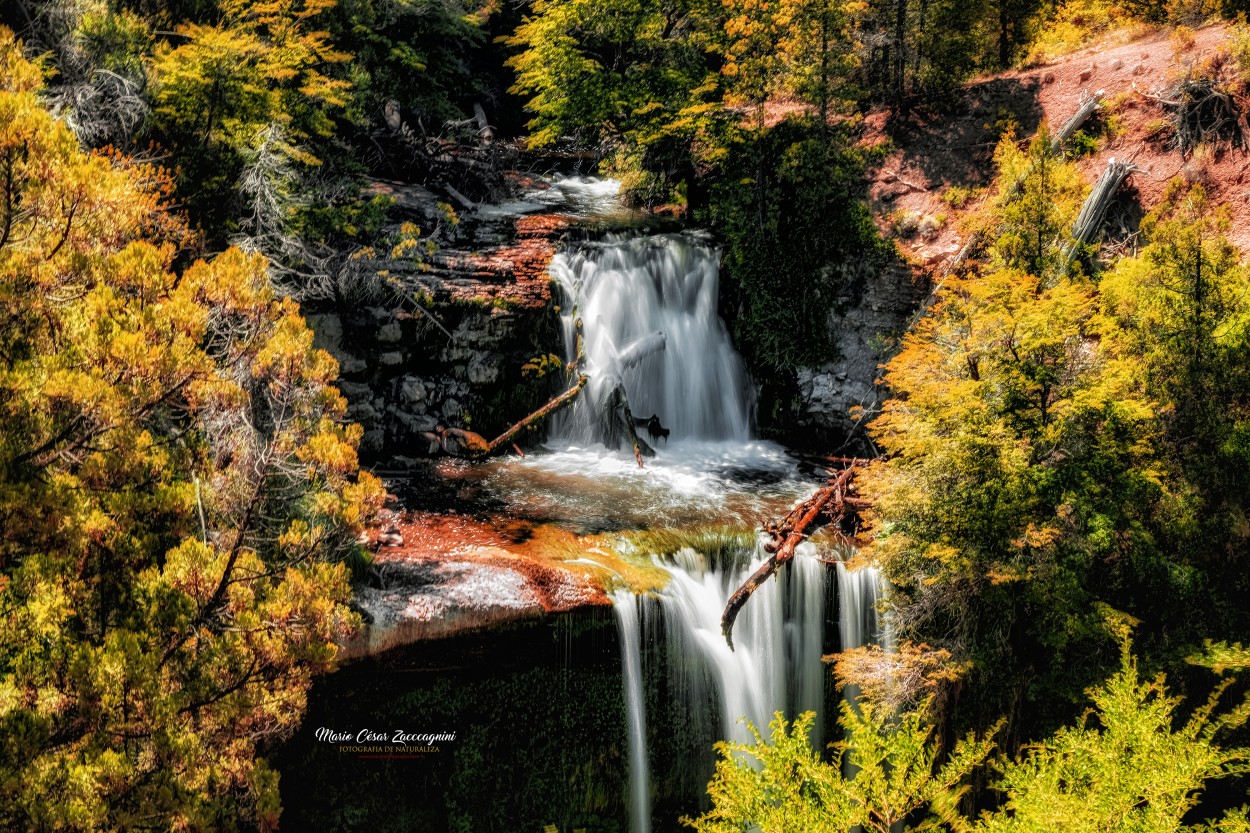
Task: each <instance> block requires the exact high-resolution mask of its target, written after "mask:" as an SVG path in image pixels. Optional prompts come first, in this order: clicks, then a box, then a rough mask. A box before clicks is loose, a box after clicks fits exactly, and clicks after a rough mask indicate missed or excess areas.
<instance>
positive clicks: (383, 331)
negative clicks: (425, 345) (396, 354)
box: [376, 321, 404, 344]
mask: <svg viewBox="0 0 1250 833" xmlns="http://www.w3.org/2000/svg"><path fill="white" fill-rule="evenodd" d="M403 337H404V331H403V328H401V327H400V326H399V322H398V321H392V322H390V323H389V324H383V325H382V326H381V327H379V328H378V333H377V336H376V338H377V340H378V341H379V342H381V343H382V344H395V343H397V342H398V341H400V339H402V338H403Z"/></svg>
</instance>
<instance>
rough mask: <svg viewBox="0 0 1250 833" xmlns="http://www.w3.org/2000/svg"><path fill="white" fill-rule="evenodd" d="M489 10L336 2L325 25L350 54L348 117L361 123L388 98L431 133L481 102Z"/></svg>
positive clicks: (406, 1)
mask: <svg viewBox="0 0 1250 833" xmlns="http://www.w3.org/2000/svg"><path fill="white" fill-rule="evenodd" d="M475 9H480V10H475ZM489 12H490V7H489V4H481V3H469V4H466V5H461V4H459V3H452V2H441V1H440V2H428V1H425V2H415V0H398V1H395V0H340V2H339V3H338V4H337V5H336V6H335V7H334V9H333V10H332V11H331V12H330V14H329V16H328V23H327V26H328V28H329V30H330V32H331V33H332V35H333V36H334V43H335V44H336V46H337V47H338V48H339V49H342V50H343V51H345V52H348V53H350V54H351V55H352V56H353V62H352V66H351V71H352V84H353V90H354V95H353V101H352V104H351V108H352V112H351V114H352V117H353V119H354V120H356V121H359V122H363V123H366V124H367V121H368V119H369V118H370V117H371V116H372V117H374V118H376V116H377V114H379V113H380V112H381V111H382V108H383V106H384V105H385V103H386V102H387V101H391V100H393V101H396V102H398V103H400V104H401V105H402V106H403V107H404V108H405V109H406V110H407V111H408V112H409V113H411V114H412V116H413V117H414V118H415V120H416V122H417V123H422V124H425V125H426V126H427V127H429V128H435V127H437V126H438V125H440V124H441V123H442V122H443V121H446V120H448V119H455V118H460V117H461V113H462V112H463V110H464V109H465V107H467V106H469V105H470V104H471V103H472V102H473V101H478V100H483V99H486V97H487V95H488V94H489V91H487V90H484V89H483V88H482V85H481V81H480V78H479V77H478V75H477V73H476V71H477V70H478V67H479V66H480V64H481V63H482V59H483V56H482V55H481V53H480V49H481V46H482V44H483V43H484V41H485V30H484V24H485V21H486V17H487V16H488V14H489ZM492 115H493V114H492Z"/></svg>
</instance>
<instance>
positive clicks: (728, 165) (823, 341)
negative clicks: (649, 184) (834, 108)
mask: <svg viewBox="0 0 1250 833" xmlns="http://www.w3.org/2000/svg"><path fill="white" fill-rule="evenodd" d="M727 153H728V157H727V159H726V161H725V163H724V165H723V166H722V167H721V168H720V169H719V171H720V172H721V173H720V174H719V176H718V177H717V178H716V180H714V181H713V182H712V183H711V184H710V186H709V196H710V199H709V203H710V204H709V207H708V208H707V209H706V211H703V212H699V214H698V215H697V217H698V218H699V219H701V220H703V221H704V222H706V223H707V224H708V225H709V226H711V227H712V228H713V229H715V230H716V232H717V234H718V236H720V237H721V238H722V239H723V240H724V241H725V253H724V259H723V264H724V269H725V275H726V278H727V281H726V284H727V285H726V286H725V288H724V292H723V301H722V305H723V308H725V309H726V311H727V313H728V318H729V321H730V326H731V327H732V328H733V330H734V336H735V342H736V343H737V344H738V345H739V348H740V349H742V350H743V352H744V353H745V354H746V355H747V357H748V359H749V360H751V361H752V363H753V364H755V366H757V367H759V368H762V369H763V368H767V369H769V370H778V369H790V368H794V367H797V366H802V365H819V364H820V363H822V362H824V361H828V360H830V359H832V358H833V357H834V355H835V354H834V350H835V348H834V346H833V343H832V339H831V335H830V326H829V323H830V318H831V315H832V313H833V311H834V309H835V306H836V304H837V302H838V300H839V298H842V297H846V296H848V295H849V294H850V292H851V290H852V289H853V286H854V283H853V282H854V280H855V272H854V269H853V267H852V266H851V265H850V264H851V263H852V262H854V261H860V262H861V263H862V264H863V266H862V268H872V265H873V262H874V260H875V261H877V262H878V263H879V262H881V261H883V260H884V258H885V256H886V249H885V247H884V245H883V244H881V243H880V242H879V238H878V236H877V232H876V229H875V227H874V226H873V225H872V221H871V218H870V216H869V214H868V210H867V208H866V207H865V206H864V205H863V204H862V203H861V202H860V201H859V195H858V182H857V180H858V172H859V170H861V166H862V165H863V164H864V155H863V153H862V152H861V151H859V150H852V149H849V148H847V147H845V145H844V144H843V143H842V141H838V140H834V141H826V140H825V138H824V130H822V128H821V126H820V125H818V124H816V123H814V122H813V121H812V120H810V119H787V120H785V121H783V122H782V123H781V124H779V125H777V126H776V127H774V128H772V129H770V130H768V131H765V132H764V133H762V134H757V133H754V132H752V133H741V134H738V135H737V136H736V137H735V138H734V140H733V141H732V142H731V143H730V144H729V145H728V151H727ZM796 334H801V335H800V336H799V337H796Z"/></svg>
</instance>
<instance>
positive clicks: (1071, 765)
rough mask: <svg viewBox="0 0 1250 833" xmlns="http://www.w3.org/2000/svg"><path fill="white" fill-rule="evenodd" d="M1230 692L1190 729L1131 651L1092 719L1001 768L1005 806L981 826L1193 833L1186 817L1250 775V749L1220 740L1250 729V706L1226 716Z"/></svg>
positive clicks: (989, 830) (1097, 693) (1096, 696)
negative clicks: (1221, 788)
mask: <svg viewBox="0 0 1250 833" xmlns="http://www.w3.org/2000/svg"><path fill="white" fill-rule="evenodd" d="M1222 692H1223V687H1221V688H1219V689H1217V691H1216V693H1215V694H1214V695H1212V697H1211V698H1210V700H1209V701H1208V702H1207V703H1206V704H1205V705H1204V706H1202V707H1200V708H1199V709H1197V710H1196V711H1195V712H1194V713H1193V715H1192V716H1190V717H1189V719H1188V720H1185V721H1184V722H1181V721H1180V716H1179V715H1178V714H1177V711H1178V710H1177V706H1178V703H1179V701H1178V700H1177V699H1175V698H1172V697H1169V696H1168V693H1167V690H1166V688H1165V687H1164V684H1163V680H1162V678H1160V679H1156V680H1150V681H1143V680H1141V679H1140V677H1139V676H1138V673H1137V665H1136V663H1135V662H1134V661H1133V660H1132V658H1131V657H1130V656H1129V655H1128V652H1127V649H1126V650H1125V653H1124V659H1123V661H1122V664H1121V668H1120V670H1119V672H1118V673H1116V674H1115V675H1113V676H1112V677H1111V679H1110V680H1108V681H1107V682H1105V683H1103V684H1102V685H1101V686H1099V687H1098V688H1097V689H1095V690H1094V691H1092V692H1091V697H1092V700H1093V704H1094V709H1093V714H1092V715H1090V716H1088V717H1087V718H1085V719H1084V720H1083V721H1082V722H1081V723H1080V724H1078V725H1076V726H1072V727H1065V728H1063V729H1061V730H1059V731H1058V732H1057V733H1055V735H1054V736H1053V737H1051V738H1049V739H1047V740H1046V741H1044V742H1043V743H1040V744H1038V745H1036V746H1034V747H1031V748H1030V749H1028V750H1027V751H1026V752H1025V754H1024V755H1023V756H1022V757H1021V758H1020V759H1019V760H1016V761H1012V762H1009V763H1004V764H1001V765H1000V768H999V772H1000V776H999V780H998V783H997V784H996V785H995V789H997V790H999V791H1000V792H1002V793H1003V794H1004V797H1005V799H1006V800H1005V803H1004V806H1003V808H1002V809H1001V810H1000V811H998V812H996V813H993V814H989V815H987V816H985V817H984V818H982V819H981V821H980V823H978V824H977V825H976V828H975V829H977V830H978V831H984V833H1006V831H1022V832H1023V831H1035V832H1036V833H1041V831H1050V830H1054V829H1056V828H1057V827H1058V828H1061V829H1063V830H1072V831H1089V833H1093V831H1113V830H1114V831H1130V830H1132V831H1159V833H1164V831H1179V830H1188V829H1192V828H1190V827H1189V826H1188V825H1186V824H1184V823H1183V820H1184V819H1185V817H1186V815H1187V814H1188V813H1189V812H1190V811H1191V810H1193V809H1194V807H1196V806H1197V805H1198V800H1199V797H1200V795H1201V790H1202V789H1203V788H1204V787H1205V786H1206V784H1207V782H1209V781H1212V780H1215V779H1218V778H1223V777H1226V776H1228V775H1231V774H1237V773H1245V772H1247V771H1250V750H1247V749H1244V748H1240V747H1233V748H1225V747H1222V746H1221V745H1220V744H1219V741H1218V737H1219V736H1220V735H1221V733H1227V732H1228V731H1229V730H1231V729H1235V728H1237V727H1239V726H1241V725H1243V724H1244V723H1245V722H1246V718H1247V717H1248V716H1250V703H1247V702H1243V703H1242V704H1240V705H1238V706H1236V707H1235V708H1233V709H1232V710H1231V711H1229V712H1226V713H1224V714H1221V715H1218V716H1216V715H1215V713H1214V712H1215V708H1216V706H1217V705H1218V700H1219V696H1220V694H1221V693H1222ZM1178 724H1179V726H1178ZM1242 823H1244V821H1243V822H1242Z"/></svg>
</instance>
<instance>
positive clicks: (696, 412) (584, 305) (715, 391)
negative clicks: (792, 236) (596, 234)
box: [549, 233, 754, 446]
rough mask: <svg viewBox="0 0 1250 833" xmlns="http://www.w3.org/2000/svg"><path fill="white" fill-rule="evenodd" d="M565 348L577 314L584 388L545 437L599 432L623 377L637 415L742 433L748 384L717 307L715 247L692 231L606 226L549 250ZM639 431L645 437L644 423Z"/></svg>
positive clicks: (675, 429) (706, 434) (570, 438)
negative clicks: (600, 234)
mask: <svg viewBox="0 0 1250 833" xmlns="http://www.w3.org/2000/svg"><path fill="white" fill-rule="evenodd" d="M549 271H550V273H551V275H552V277H553V278H555V280H556V282H557V283H558V284H559V286H560V287H561V291H562V294H563V310H564V315H563V319H564V334H565V347H566V353H567V357H568V359H569V360H570V361H572V360H574V359H575V358H576V349H577V348H576V329H575V321H576V319H577V318H580V319H581V320H582V327H583V343H584V347H585V354H586V365H585V370H586V372H587V373H588V374H589V376H590V384H589V386H588V389H587V391H586V392H585V393H584V394H583V395H582V396H581V397H579V399H578V402H577V403H575V404H574V405H573V406H572V407H571V408H569V409H568V410H567V411H565V412H564V413H561V414H559V415H558V416H557V417H556V418H555V419H553V422H552V437H553V438H554V439H558V440H562V441H564V442H566V443H569V444H572V445H579V446H587V445H591V444H594V443H603V442H605V439H606V437H605V429H604V419H603V414H604V412H605V408H610V407H611V403H610V397H611V396H612V394H613V391H614V390H616V388H617V387H618V386H623V388H624V390H625V394H626V396H627V398H628V400H629V407H630V410H631V411H632V413H633V415H634V416H635V417H636V418H638V419H646V418H649V417H651V416H652V415H654V416H656V417H658V419H659V423H660V425H661V426H663V428H665V429H667V430H669V431H670V432H671V439H673V440H679V439H702V440H746V439H748V438H749V436H750V431H751V414H752V413H753V409H754V407H753V406H754V403H753V400H754V387H753V385H752V383H751V381H750V378H749V376H748V375H747V372H746V368H745V366H744V365H743V363H742V359H741V358H740V357H739V356H738V354H737V353H736V352H734V349H733V345H732V343H731V342H730V340H729V333H728V331H727V330H726V329H725V325H724V323H723V322H722V321H721V320H720V317H719V315H718V313H717V302H718V291H719V289H718V284H719V272H720V250H719V249H717V248H716V247H715V246H713V245H712V244H711V243H709V242H706V241H705V240H703V239H702V238H700V237H699V236H698V235H696V234H693V233H686V234H663V235H649V236H624V235H615V236H611V237H609V238H608V239H606V240H603V241H597V242H588V243H582V244H579V245H576V246H573V247H570V248H567V249H566V250H565V251H562V252H560V253H558V254H557V255H556V256H555V257H554V258H553V259H552V261H551V266H550V270H549ZM643 439H644V440H648V441H651V439H652V438H651V437H650V436H648V435H647V434H646V433H644V435H643Z"/></svg>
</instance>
